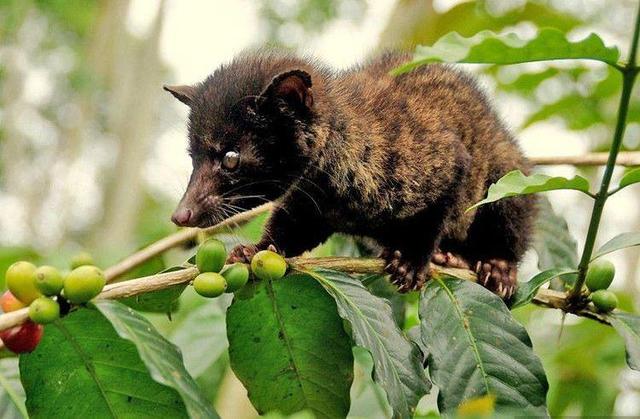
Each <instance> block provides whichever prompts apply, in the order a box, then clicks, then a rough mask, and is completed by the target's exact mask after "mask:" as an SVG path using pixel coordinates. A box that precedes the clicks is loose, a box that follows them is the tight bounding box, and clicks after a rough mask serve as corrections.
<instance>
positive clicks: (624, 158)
mask: <svg viewBox="0 0 640 419" xmlns="http://www.w3.org/2000/svg"><path fill="white" fill-rule="evenodd" d="M608 157H609V153H587V154H581V155H577V156H543V157H530V158H529V160H531V162H532V163H533V164H535V165H538V166H554V165H559V164H569V165H572V166H604V165H605V164H607V159H608ZM616 164H617V165H619V166H640V151H622V152H620V153H619V154H618V159H617V161H616Z"/></svg>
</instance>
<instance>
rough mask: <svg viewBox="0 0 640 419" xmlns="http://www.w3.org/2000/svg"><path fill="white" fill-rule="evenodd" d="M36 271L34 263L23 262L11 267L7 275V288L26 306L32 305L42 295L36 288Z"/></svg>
mask: <svg viewBox="0 0 640 419" xmlns="http://www.w3.org/2000/svg"><path fill="white" fill-rule="evenodd" d="M36 269H37V268H36V266H35V265H34V264H33V263H29V262H24V261H21V262H16V263H14V264H13V265H11V266H9V268H8V269H7V273H6V274H5V281H6V283H7V288H9V291H11V293H12V294H13V295H14V296H15V297H16V298H17V299H18V300H20V301H22V302H23V303H24V304H31V302H32V301H33V300H35V299H36V298H38V297H40V296H41V295H42V294H41V293H40V291H38V288H37V287H36V282H35V273H36Z"/></svg>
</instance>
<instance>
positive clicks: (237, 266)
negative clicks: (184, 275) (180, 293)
mask: <svg viewBox="0 0 640 419" xmlns="http://www.w3.org/2000/svg"><path fill="white" fill-rule="evenodd" d="M226 260H227V250H226V249H225V247H224V244H223V243H222V242H221V241H220V240H217V239H209V240H207V241H205V242H203V243H202V244H201V245H200V247H199V248H198V252H197V253H196V266H197V267H198V270H199V271H200V274H199V275H198V276H197V277H196V278H195V279H194V280H193V288H194V289H195V291H196V292H197V293H198V294H200V295H202V296H203V297H208V298H214V297H218V296H220V295H222V294H223V293H225V292H227V293H232V292H236V291H237V290H239V289H240V288H242V287H243V286H245V284H246V283H247V281H249V268H248V267H247V265H246V264H244V263H234V264H232V265H228V266H226V267H225V265H224V263H225V261H226ZM223 268H224V269H223ZM286 271H287V262H286V261H285V260H284V258H283V257H282V256H280V255H279V254H277V253H275V252H272V251H270V250H263V251H260V252H258V253H256V255H255V256H254V257H253V259H252V260H251V272H252V273H253V274H254V275H255V276H256V277H257V278H259V279H264V280H275V279H279V278H282V277H283V276H284V274H285V272H286Z"/></svg>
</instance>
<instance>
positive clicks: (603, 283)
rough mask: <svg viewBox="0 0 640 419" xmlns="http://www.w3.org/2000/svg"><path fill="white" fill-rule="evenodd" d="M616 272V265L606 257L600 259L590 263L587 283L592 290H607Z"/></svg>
mask: <svg viewBox="0 0 640 419" xmlns="http://www.w3.org/2000/svg"><path fill="white" fill-rule="evenodd" d="M615 274H616V267H615V265H614V264H613V263H611V262H610V261H608V260H606V259H598V260H596V261H594V262H591V263H590V264H589V269H588V270H587V278H586V281H585V284H587V288H589V290H590V291H598V290H606V289H607V288H609V286H610V285H611V282H612V281H613V277H614V276H615Z"/></svg>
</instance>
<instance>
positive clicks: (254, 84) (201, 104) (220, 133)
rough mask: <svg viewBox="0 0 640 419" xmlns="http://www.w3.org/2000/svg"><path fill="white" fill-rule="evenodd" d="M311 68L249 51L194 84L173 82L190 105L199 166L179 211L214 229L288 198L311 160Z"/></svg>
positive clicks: (182, 219) (178, 216) (188, 222)
mask: <svg viewBox="0 0 640 419" xmlns="http://www.w3.org/2000/svg"><path fill="white" fill-rule="evenodd" d="M313 73H314V70H313V69H312V68H311V66H310V65H309V64H308V63H307V62H305V61H303V60H300V59H298V58H294V57H291V56H286V55H285V56H283V55H277V54H273V53H267V54H264V53H257V54H256V53H254V54H246V55H243V56H240V57H238V58H236V59H235V60H234V61H232V62H231V63H230V64H228V65H224V66H222V67H220V68H218V69H217V70H216V71H215V72H214V73H213V74H212V75H210V76H209V77H208V78H207V79H206V80H205V81H203V82H201V83H198V84H196V85H193V86H165V87H164V89H165V90H167V91H169V92H171V94H173V96H175V97H176V98H177V99H178V100H180V101H181V102H183V103H184V104H185V105H187V106H189V108H190V114H189V155H190V156H191V159H192V162H193V171H192V173H191V178H190V180H189V185H188V186H187V190H186V192H185V193H184V196H183V197H182V200H181V201H180V204H179V205H178V208H177V209H176V211H175V212H174V214H173V216H172V220H173V222H174V223H176V224H177V225H180V226H191V227H207V226H210V225H213V224H215V223H217V222H220V221H222V220H223V219H225V218H227V217H228V216H230V215H232V214H234V213H236V212H240V211H242V210H245V209H249V208H251V207H254V206H256V205H258V204H260V203H262V202H265V201H271V200H274V199H277V198H278V197H279V196H281V195H282V194H283V193H284V192H285V191H286V190H287V189H288V186H289V185H290V184H291V182H292V181H293V180H294V179H295V178H296V177H297V176H299V175H300V174H301V173H302V171H303V170H304V168H305V165H306V163H307V161H308V158H307V157H308V155H309V148H310V147H312V145H313V141H314V138H313V137H314V134H313V129H312V126H313V122H314V119H315V118H316V115H317V104H316V103H314V102H315V101H316V100H317V96H318V95H317V94H315V93H317V92H316V89H315V87H314V80H312V76H311V74H313Z"/></svg>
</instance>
